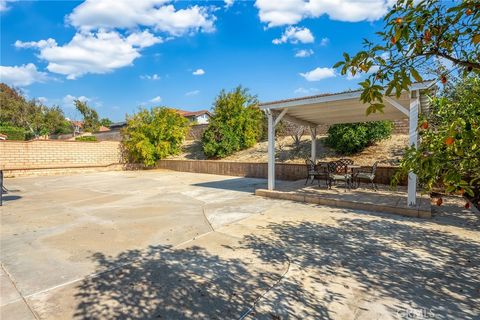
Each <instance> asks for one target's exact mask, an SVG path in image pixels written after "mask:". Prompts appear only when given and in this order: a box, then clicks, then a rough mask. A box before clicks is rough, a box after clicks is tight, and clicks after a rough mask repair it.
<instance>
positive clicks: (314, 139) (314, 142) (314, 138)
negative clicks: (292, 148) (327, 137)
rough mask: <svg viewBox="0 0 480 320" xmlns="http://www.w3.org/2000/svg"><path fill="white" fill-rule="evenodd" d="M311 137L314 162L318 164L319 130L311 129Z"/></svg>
mask: <svg viewBox="0 0 480 320" xmlns="http://www.w3.org/2000/svg"><path fill="white" fill-rule="evenodd" d="M310 135H311V137H312V148H311V151H312V157H311V159H312V162H313V163H316V162H317V128H316V127H310Z"/></svg>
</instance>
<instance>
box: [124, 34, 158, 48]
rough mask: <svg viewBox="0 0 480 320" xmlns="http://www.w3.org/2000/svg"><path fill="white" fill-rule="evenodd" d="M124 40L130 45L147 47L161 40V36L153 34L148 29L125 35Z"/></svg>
mask: <svg viewBox="0 0 480 320" xmlns="http://www.w3.org/2000/svg"><path fill="white" fill-rule="evenodd" d="M126 41H127V43H129V44H130V45H132V46H134V47H139V48H147V47H151V46H153V45H154V44H157V43H161V42H163V40H162V38H160V37H156V36H154V35H153V34H151V33H150V32H149V31H148V30H144V31H143V32H136V33H132V34H131V35H129V36H128V37H127V39H126Z"/></svg>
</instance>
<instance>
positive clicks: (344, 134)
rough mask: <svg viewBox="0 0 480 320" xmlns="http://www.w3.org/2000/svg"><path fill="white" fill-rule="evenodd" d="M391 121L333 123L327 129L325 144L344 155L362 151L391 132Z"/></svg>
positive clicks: (385, 137) (388, 135) (387, 136)
mask: <svg viewBox="0 0 480 320" xmlns="http://www.w3.org/2000/svg"><path fill="white" fill-rule="evenodd" d="M392 127H393V125H392V122H390V121H374V122H362V123H348V124H335V125H332V126H330V128H329V129H328V137H327V141H326V142H327V145H328V146H329V147H331V148H333V149H335V150H336V151H337V152H339V153H341V154H345V155H350V154H354V153H357V152H360V151H362V150H363V149H365V148H366V147H368V146H370V145H372V144H373V143H374V142H376V141H380V140H382V139H387V138H389V137H390V136H391V134H392Z"/></svg>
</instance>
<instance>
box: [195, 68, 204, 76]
mask: <svg viewBox="0 0 480 320" xmlns="http://www.w3.org/2000/svg"><path fill="white" fill-rule="evenodd" d="M192 74H193V75H194V76H203V75H204V74H205V71H204V70H203V69H197V70H195V71H193V72H192Z"/></svg>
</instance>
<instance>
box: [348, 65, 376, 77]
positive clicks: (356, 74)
mask: <svg viewBox="0 0 480 320" xmlns="http://www.w3.org/2000/svg"><path fill="white" fill-rule="evenodd" d="M379 69H380V67H379V66H372V67H371V68H370V70H368V72H367V73H365V72H357V73H355V75H352V73H351V72H347V80H357V79H360V78H363V76H365V75H369V74H372V73H375V72H377V71H378V70H379Z"/></svg>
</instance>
